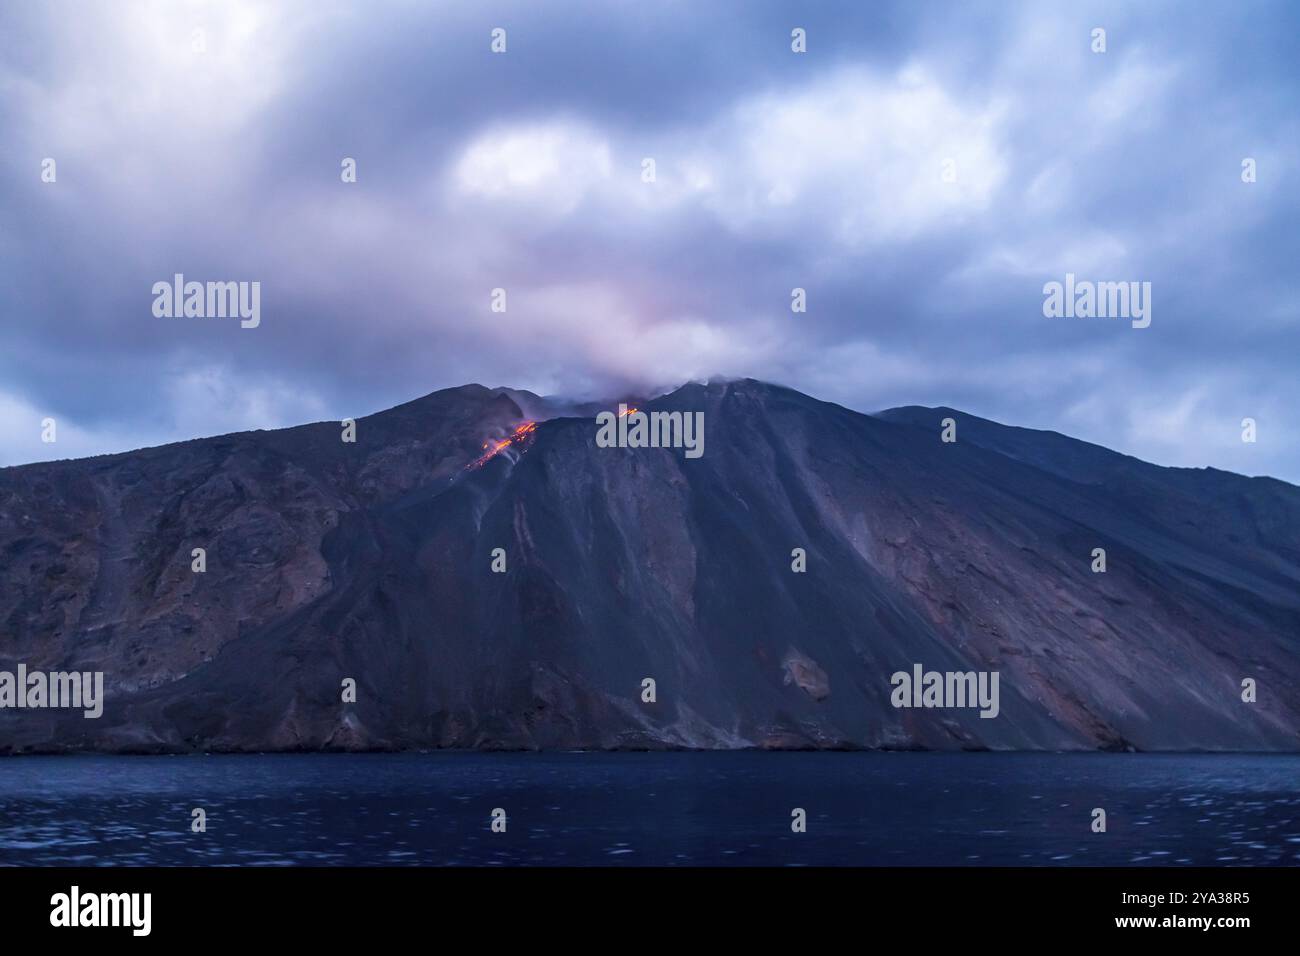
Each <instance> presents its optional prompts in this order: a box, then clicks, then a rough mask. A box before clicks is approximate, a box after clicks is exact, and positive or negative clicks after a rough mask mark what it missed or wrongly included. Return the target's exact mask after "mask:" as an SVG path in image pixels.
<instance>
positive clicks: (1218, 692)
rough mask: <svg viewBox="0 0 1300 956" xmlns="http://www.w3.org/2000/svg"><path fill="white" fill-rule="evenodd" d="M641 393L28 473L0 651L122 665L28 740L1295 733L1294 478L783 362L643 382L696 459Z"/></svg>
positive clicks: (25, 732)
mask: <svg viewBox="0 0 1300 956" xmlns="http://www.w3.org/2000/svg"><path fill="white" fill-rule="evenodd" d="M618 401H620V399H613V400H611V402H609V403H605V404H603V405H599V406H591V407H581V408H579V407H574V406H569V405H561V404H559V403H556V402H554V401H551V400H548V399H544V398H540V397H538V396H536V395H532V394H531V393H527V392H522V391H517V390H511V389H489V388H485V387H482V386H479V385H468V386H464V387H461V388H454V389H447V390H443V391H439V392H435V393H433V394H431V395H428V396H426V397H425V398H422V399H418V400H416V401H414V402H410V403H407V404H405V405H401V406H399V407H397V408H393V409H390V410H388V411H385V412H381V413H378V414H376V415H372V416H369V417H367V418H362V419H359V420H358V421H357V422H356V430H355V441H352V442H347V441H343V440H341V438H340V427H339V425H338V424H334V423H324V424H315V425H304V426H301V427H297V428H289V429H283V430H278V431H257V432H247V433H241V434H234V435H225V436H221V437H217V438H207V439H199V440H195V441H189V442H184V443H180V444H175V445H168V446H164V447H160V448H152V449H146V450H141V451H135V452H129V453H126V454H120V455H112V456H103V457H98V458H91V459H84V460H79V461H62V462H52V463H43V464H33V465H25V466H21V467H13V468H6V469H2V470H0V670H6V671H14V670H16V668H17V666H18V665H19V664H23V665H25V667H26V669H27V671H29V672H30V671H34V670H45V671H51V672H53V671H60V672H62V671H78V672H102V673H103V675H104V702H103V713H102V716H100V717H99V718H98V719H86V718H84V717H83V716H82V714H81V712H80V711H69V710H58V709H49V708H47V709H39V708H37V709H32V708H25V709H21V710H18V709H0V750H3V751H5V752H9V753H25V752H68V751H108V752H185V751H271V750H371V749H373V750H405V749H432V748H493V749H503V748H510V749H515V748H519V749H534V748H540V749H546V748H566V749H569V748H743V747H759V748H887V749H968V750H980V749H1008V750H1045V749H1050V750H1071V749H1078V750H1095V749H1108V750H1130V749H1131V750H1224V751H1247V750H1249V751H1265V750H1273V751H1295V750H1300V653H1298V652H1300V488H1296V487H1295V486H1292V485H1289V484H1287V483H1285V482H1282V481H1277V480H1274V479H1270V478H1246V477H1242V476H1239V475H1235V474H1229V473H1225V472H1221V471H1216V470H1213V469H1178V468H1164V467H1158V466H1155V465H1151V464H1147V463H1144V462H1142V461H1139V460H1137V459H1134V458H1131V457H1127V456H1124V455H1120V454H1116V453H1114V452H1111V451H1108V450H1106V449H1104V448H1101V447H1098V446H1095V445H1091V444H1088V443H1085V442H1082V441H1077V440H1074V439H1071V438H1067V437H1065V436H1062V435H1059V434H1056V433H1051V432H1041V431H1032V430H1027V429H1022V428H1014V427H1008V426H1005V425H1001V424H997V423H994V422H991V421H987V420H983V419H980V418H976V417H974V416H970V415H966V414H964V413H962V412H959V411H955V410H953V409H948V408H919V407H908V408H898V409H893V410H891V411H887V412H882V413H879V414H875V415H868V414H861V413H858V412H855V411H851V410H849V409H846V408H843V407H840V406H838V405H834V404H829V403H826V402H822V401H818V400H816V399H813V398H810V397H808V396H806V395H803V394H800V393H799V392H796V391H792V390H790V389H787V388H783V387H779V386H775V385H770V384H766V383H762V382H757V381H753V380H743V381H730V382H717V383H710V384H708V385H701V384H690V385H686V386H683V387H681V388H678V389H676V390H675V391H672V392H670V393H668V394H665V395H662V396H660V397H658V398H655V399H652V400H649V401H646V400H644V399H638V400H637V402H636V405H637V407H639V408H642V409H645V410H647V411H651V412H653V411H664V412H682V413H695V412H702V413H703V421H704V423H705V426H706V430H707V433H708V443H707V452H706V453H705V454H703V455H702V456H701V457H699V458H697V459H690V458H687V457H685V456H684V455H683V454H682V453H681V451H680V450H678V449H673V448H659V447H655V448H634V447H611V448H604V447H598V446H597V443H596V441H595V435H596V427H595V422H594V417H593V416H594V415H595V414H596V411H597V410H599V409H600V408H605V409H613V408H615V407H616V405H617V403H618ZM945 419H952V420H953V423H955V438H956V440H955V441H944V440H942V437H941V432H942V431H943V430H944V427H943V422H944V420H945ZM950 430H951V429H950ZM196 549H202V554H203V555H204V556H205V566H204V570H202V571H197V570H195V567H196V561H195V554H196ZM1097 549H1103V550H1104V552H1105V570H1104V571H1098V570H1094V569H1095V568H1096V557H1095V555H1096V553H1097ZM800 555H802V557H800ZM800 564H802V568H800V567H799V566H800ZM913 668H916V669H917V671H918V673H919V672H920V669H921V668H924V669H925V670H926V671H927V672H929V671H935V672H978V673H980V674H985V673H990V672H996V674H997V675H999V680H998V682H997V684H996V685H995V686H997V687H999V688H1000V705H999V706H998V707H997V708H996V716H995V717H993V718H992V719H985V718H983V717H981V716H980V714H979V713H978V712H977V711H976V710H973V709H961V708H948V707H935V708H929V707H905V708H900V707H898V706H895V705H893V704H891V699H890V698H891V689H892V688H891V675H892V674H895V673H896V672H900V671H902V672H911V671H912V670H913ZM349 683H350V684H351V685H352V686H354V688H355V692H354V696H355V699H354V700H353V699H351V695H349V694H346V693H345V692H344V690H343V688H345V687H346V686H347V685H348V684H349ZM1247 685H1249V687H1250V688H1251V690H1250V691H1249V692H1247V691H1245V690H1243V687H1245V686H1247ZM647 688H649V690H647ZM345 698H346V699H345Z"/></svg>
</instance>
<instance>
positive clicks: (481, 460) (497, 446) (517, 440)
mask: <svg viewBox="0 0 1300 956" xmlns="http://www.w3.org/2000/svg"><path fill="white" fill-rule="evenodd" d="M535 431H537V422H524V423H523V424H522V425H520V426H519V427H518V428H516V429H515V430H514V431H513V432H511V433H510V434H509V435H508V436H507V437H505V438H502V439H501V440H499V441H486V442H484V443H483V447H484V448H485V449H487V450H486V451H484V452H483V454H482V455H480V456H479V457H478V458H475V459H474V460H473V461H472V462H470V463H469V464H468V465H466V466H465V467H466V468H482V467H483V466H484V465H485V464H487V462H488V461H489V460H490V459H491V458H493V457H494V456H495V455H496V454H497V453H498V452H500V451H503V450H505V449H506V448H509V447H510V446H511V445H516V444H522V443H523V441H524V440H525V439H527V438H528V437H529V436H531V435H532V433H533V432H535Z"/></svg>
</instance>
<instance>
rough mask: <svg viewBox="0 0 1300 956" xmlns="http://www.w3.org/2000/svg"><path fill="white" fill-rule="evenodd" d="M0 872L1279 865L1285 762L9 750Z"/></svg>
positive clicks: (1288, 833) (1299, 788)
mask: <svg viewBox="0 0 1300 956" xmlns="http://www.w3.org/2000/svg"><path fill="white" fill-rule="evenodd" d="M196 807H201V808H203V810H204V811H205V812H206V817H207V831H206V832H204V833H193V832H191V830H190V823H191V811H192V810H193V809H194V808H196ZM796 807H800V808H803V809H805V810H806V813H807V832H806V833H793V832H791V828H790V822H791V810H792V809H794V808H796ZM1094 807H1102V808H1104V809H1105V810H1106V814H1107V832H1105V833H1093V832H1092V831H1091V829H1090V824H1091V820H1092V815H1091V812H1092V809H1093V808H1094ZM495 808H501V809H503V810H505V812H506V832H504V833H494V832H492V829H491V826H490V822H491V814H492V811H493V810H494V809H495ZM4 864H8V865H20V866H21V865H34V864H62V865H96V864H154V865H196V864H201V865H254V866H289V865H339V864H353V865H368V864H383V865H418V866H483V865H490V866H505V865H518V864H525V865H578V866H590V865H653V866H691V865H727V866H731V865H735V866H742V865H755V864H761V865H773V866H810V865H846V866H864V865H866V866H871V865H885V866H909V865H959V866H960V865H970V866H1009V865H1064V866H1097V865H1167V866H1178V865H1184V866H1186V865H1229V866H1233V865H1237V866H1242V865H1255V866H1257V865H1286V866H1295V865H1298V864H1300V756H1209V755H1206V756H1181V755H1180V756H1165V755H1161V756H1150V755H1137V754H1070V755H1065V754H1035V755H1031V754H919V753H759V752H737V753H656V754H640V753H615V754H591V753H559V754H475V753H437V754H406V755H388V754H365V755H347V754H322V755H257V756H183V757H182V756H178V757H12V758H0V865H4Z"/></svg>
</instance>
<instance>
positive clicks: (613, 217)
mask: <svg viewBox="0 0 1300 956" xmlns="http://www.w3.org/2000/svg"><path fill="white" fill-rule="evenodd" d="M352 6H353V7H354V9H350V8H349V6H348V5H338V4H330V3H325V4H306V3H302V4H291V5H281V4H277V5H267V4H247V5H243V4H221V5H206V4H194V5H188V6H187V5H183V4H157V5H149V4H112V5H109V4H104V5H84V4H57V3H56V4H48V5H42V6H35V5H31V6H23V7H15V6H14V5H10V6H8V7H6V8H5V10H4V11H3V12H0V20H3V24H2V25H3V31H2V33H3V36H4V37H5V40H4V43H5V45H6V50H5V56H4V57H3V59H2V60H0V125H2V127H3V128H4V129H5V130H6V133H5V145H6V149H5V150H4V151H3V154H0V203H2V206H0V208H3V210H4V217H3V219H0V251H3V253H4V255H3V261H2V263H0V283H2V288H3V290H4V296H5V298H4V313H3V316H4V321H3V325H2V326H0V429H2V430H3V436H2V440H0V462H5V463H14V462H18V461H25V460H32V459H35V458H39V457H55V456H57V457H65V456H68V455H76V454H85V453H90V452H93V451H103V450H117V449H122V448H127V447H134V446H138V445H141V444H149V443H153V442H157V441H163V440H172V439H177V438H185V437H192V436H193V435H197V434H209V433H214V432H219V431H223V430H230V429H237V428H249V427H271V426H275V425H280V424H289V423H294V422H298V421H303V420H310V419H316V418H338V417H342V416H345V415H354V414H360V413H365V412H369V411H373V410H375V409H378V408H381V407H385V406H388V405H391V404H395V403H397V402H400V401H403V400H406V399H408V398H411V397H413V396H415V395H418V394H423V393H425V392H427V391H431V390H433V389H435V388H439V387H444V386H447V385H455V384H461V383H463V382H467V381H483V382H486V383H487V384H494V385H495V384H511V385H517V386H520V387H527V388H533V389H536V390H541V391H552V390H554V391H565V392H583V391H586V392H592V393H598V392H600V391H601V390H607V389H615V388H621V387H623V386H625V385H629V384H631V385H650V384H663V383H668V382H674V381H680V380H683V379H685V378H688V377H702V376H708V375H711V374H725V375H753V376H756V377H760V378H769V379H774V380H778V381H782V382H784V383H786V384H789V385H792V386H794V387H797V388H801V389H803V390H805V391H808V392H810V393H812V394H815V395H818V396H819V397H825V398H829V399H832V400H835V401H840V402H843V403H845V404H848V405H851V406H853V407H858V408H862V409H874V408H879V407H885V406H890V405H896V404H905V403H922V404H949V405H955V406H958V407H961V408H964V409H966V410H968V411H971V412H973V413H976V414H984V415H988V416H990V417H995V418H999V419H1001V420H1005V421H1010V422H1013V423H1017V424H1025V425H1031V426H1035V427H1046V428H1054V429H1057V430H1060V431H1064V432H1067V433H1070V434H1075V435H1078V436H1079V437H1084V438H1088V439H1090V440H1093V441H1097V442H1100V443H1102V444H1106V445H1108V446H1110V447H1115V448H1118V449H1121V450H1123V451H1127V452H1130V453H1133V454H1137V455H1139V456H1142V457H1146V458H1149V459H1152V460H1156V461H1160V462H1165V463H1172V464H1186V465H1206V464H1211V465H1216V466H1218V467H1223V468H1230V469H1233V470H1239V471H1243V472H1246V473H1252V474H1256V473H1271V474H1277V475H1279V476H1282V477H1286V478H1289V479H1291V480H1296V479H1297V478H1300V455H1298V454H1297V453H1296V451H1295V449H1296V448H1297V442H1298V441H1300V429H1297V428H1296V426H1295V425H1294V424H1293V423H1292V421H1291V415H1292V411H1291V410H1292V409H1293V408H1294V406H1295V405H1296V401H1297V398H1300V385H1297V378H1300V376H1297V375H1296V374H1295V356H1296V354H1297V346H1298V345H1300V333H1298V332H1297V320H1298V319H1300V316H1298V315H1297V306H1296V302H1297V288H1296V285H1297V279H1296V271H1295V268H1294V262H1295V259H1296V252H1297V238H1296V230H1295V228H1294V223H1295V221H1296V214H1297V212H1300V209H1297V206H1298V205H1300V200H1298V197H1300V191H1298V190H1297V189H1296V177H1297V175H1298V174H1300V164H1298V163H1297V155H1298V154H1300V153H1298V151H1300V136H1298V133H1297V128H1298V127H1297V119H1296V113H1295V110H1294V103H1295V102H1296V98H1297V92H1300V91H1298V90H1297V88H1296V87H1297V80H1296V71H1295V69H1294V66H1293V64H1294V63H1295V62H1297V59H1298V58H1300V49H1297V46H1298V45H1300V44H1298V43H1297V39H1296V37H1297V35H1298V34H1300V31H1298V30H1297V29H1296V26H1297V22H1296V21H1297V17H1296V15H1295V14H1294V13H1293V12H1292V11H1291V10H1290V8H1288V7H1287V6H1285V5H1282V4H1278V5H1273V4H1248V5H1245V6H1242V7H1237V8H1233V9H1228V8H1226V7H1203V8H1202V7H1198V8H1195V9H1192V8H1189V7H1185V6H1165V5H1155V4H1148V5H1142V6H1141V7H1135V8H1132V9H1129V8H1127V7H1125V6H1114V5H1070V6H1068V7H1067V6H1064V5H1062V6H1052V7H1048V6H1046V5H1043V4H1025V5H1012V4H1002V3H998V4H993V3H989V4H973V5H961V6H960V7H958V6H955V5H948V4H937V3H936V4H915V3H902V4H857V3H842V4H839V3H834V4H833V3H826V4H817V5H815V6H814V7H812V8H810V9H806V10H805V9H798V8H795V7H792V6H791V5H788V4H782V3H738V2H737V3H715V4H698V3H693V4H685V3H681V4H672V3H669V4H637V3H630V2H629V3H611V4H585V3H584V4H577V3H575V4H567V5H566V4H560V3H547V4H545V5H539V4H536V3H520V4H513V5H510V4H503V5H494V4H469V3H465V4H439V5H436V6H429V5H415V4H411V5H408V4H365V5H362V4H355V5H352ZM497 26H501V27H505V28H506V29H507V31H508V42H509V51H508V52H507V53H506V54H504V55H494V54H492V53H491V52H490V51H489V49H488V41H489V31H490V30H491V29H492V28H493V27H497ZM795 26H799V27H803V28H805V29H806V30H807V32H808V49H809V52H808V53H807V54H804V55H795V54H793V53H791V52H790V46H789V44H790V30H791V28H792V27H795ZM1097 26H1100V27H1104V28H1105V29H1106V30H1107V45H1108V49H1107V51H1106V53H1104V54H1094V53H1092V52H1091V50H1090V49H1089V42H1090V37H1089V34H1090V31H1091V30H1092V28H1093V27H1097ZM195 30H201V31H203V39H204V42H205V49H204V50H203V51H202V52H196V51H195V50H194V48H193V44H192V40H193V34H194V31H195ZM345 156H346V157H353V158H355V159H356V160H357V163H358V182H357V183H356V184H349V185H345V184H343V183H341V182H340V179H339V164H340V161H341V159H342V158H343V157H345ZM1248 156H1249V157H1254V158H1255V159H1256V160H1257V161H1258V164H1259V181H1258V182H1257V183H1254V184H1250V185H1247V184H1243V183H1242V182H1241V179H1240V164H1241V161H1242V159H1243V157H1248ZM45 157H53V158H55V159H56V160H57V162H58V181H57V183H54V184H46V183H42V182H41V180H40V168H41V165H40V164H41V161H42V159H43V158H45ZM643 157H653V158H654V159H655V160H656V163H657V172H658V176H657V182H656V183H654V184H646V183H643V182H641V179H640V175H641V160H642V158H643ZM946 158H953V159H954V160H955V163H956V167H955V168H956V172H957V182H956V183H943V182H942V181H941V180H940V176H939V171H940V164H941V163H942V161H943V160H944V159H946ZM176 272H183V273H184V274H185V275H186V276H187V278H191V279H198V280H206V279H243V280H257V281H260V282H261V283H262V287H263V301H262V312H263V321H262V324H261V326H260V327H259V328H257V329H253V330H242V329H240V328H239V327H238V324H237V322H225V321H222V320H179V319H176V320H172V319H157V318H155V317H154V316H153V315H152V314H151V311H150V305H151V302H152V296H151V294H150V288H151V286H152V284H153V283H154V282H155V281H159V280H169V279H170V277H171V276H172V275H173V274H174V273H176ZM1066 272H1074V273H1076V274H1078V275H1079V276H1080V277H1081V278H1091V279H1095V280H1128V279H1132V280H1142V281H1149V282H1151V283H1152V286H1153V321H1152V325H1151V327H1150V328H1147V329H1140V330H1139V329H1132V328H1130V327H1129V324H1128V322H1127V321H1112V320H1075V319H1047V318H1045V317H1044V316H1043V313H1042V303H1043V294H1042V286H1043V283H1044V282H1047V281H1050V280H1060V279H1062V278H1063V277H1064V274H1065V273H1066ZM796 286H798V287H803V288H806V289H807V291H808V300H809V311H808V313H807V314H804V315H794V314H792V313H791V312H790V309H789V301H790V290H791V289H792V288H793V287H796ZM496 287H503V288H505V289H506V290H507V294H508V296H509V311H508V312H507V313H506V314H505V315H498V314H494V313H492V312H490V311H489V309H488V297H489V295H490V293H491V290H492V289H493V288H496ZM45 415H53V416H55V417H56V418H58V420H59V422H60V429H61V431H60V440H59V443H58V444H57V445H54V446H48V445H42V444H41V443H40V442H39V421H40V419H41V418H42V417H44V416H45ZM1244 417H1254V418H1256V419H1258V421H1259V423H1260V440H1259V442H1258V443H1257V444H1255V445H1247V444H1243V443H1242V442H1241V441H1240V437H1239V436H1240V420H1241V419H1242V418H1244Z"/></svg>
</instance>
